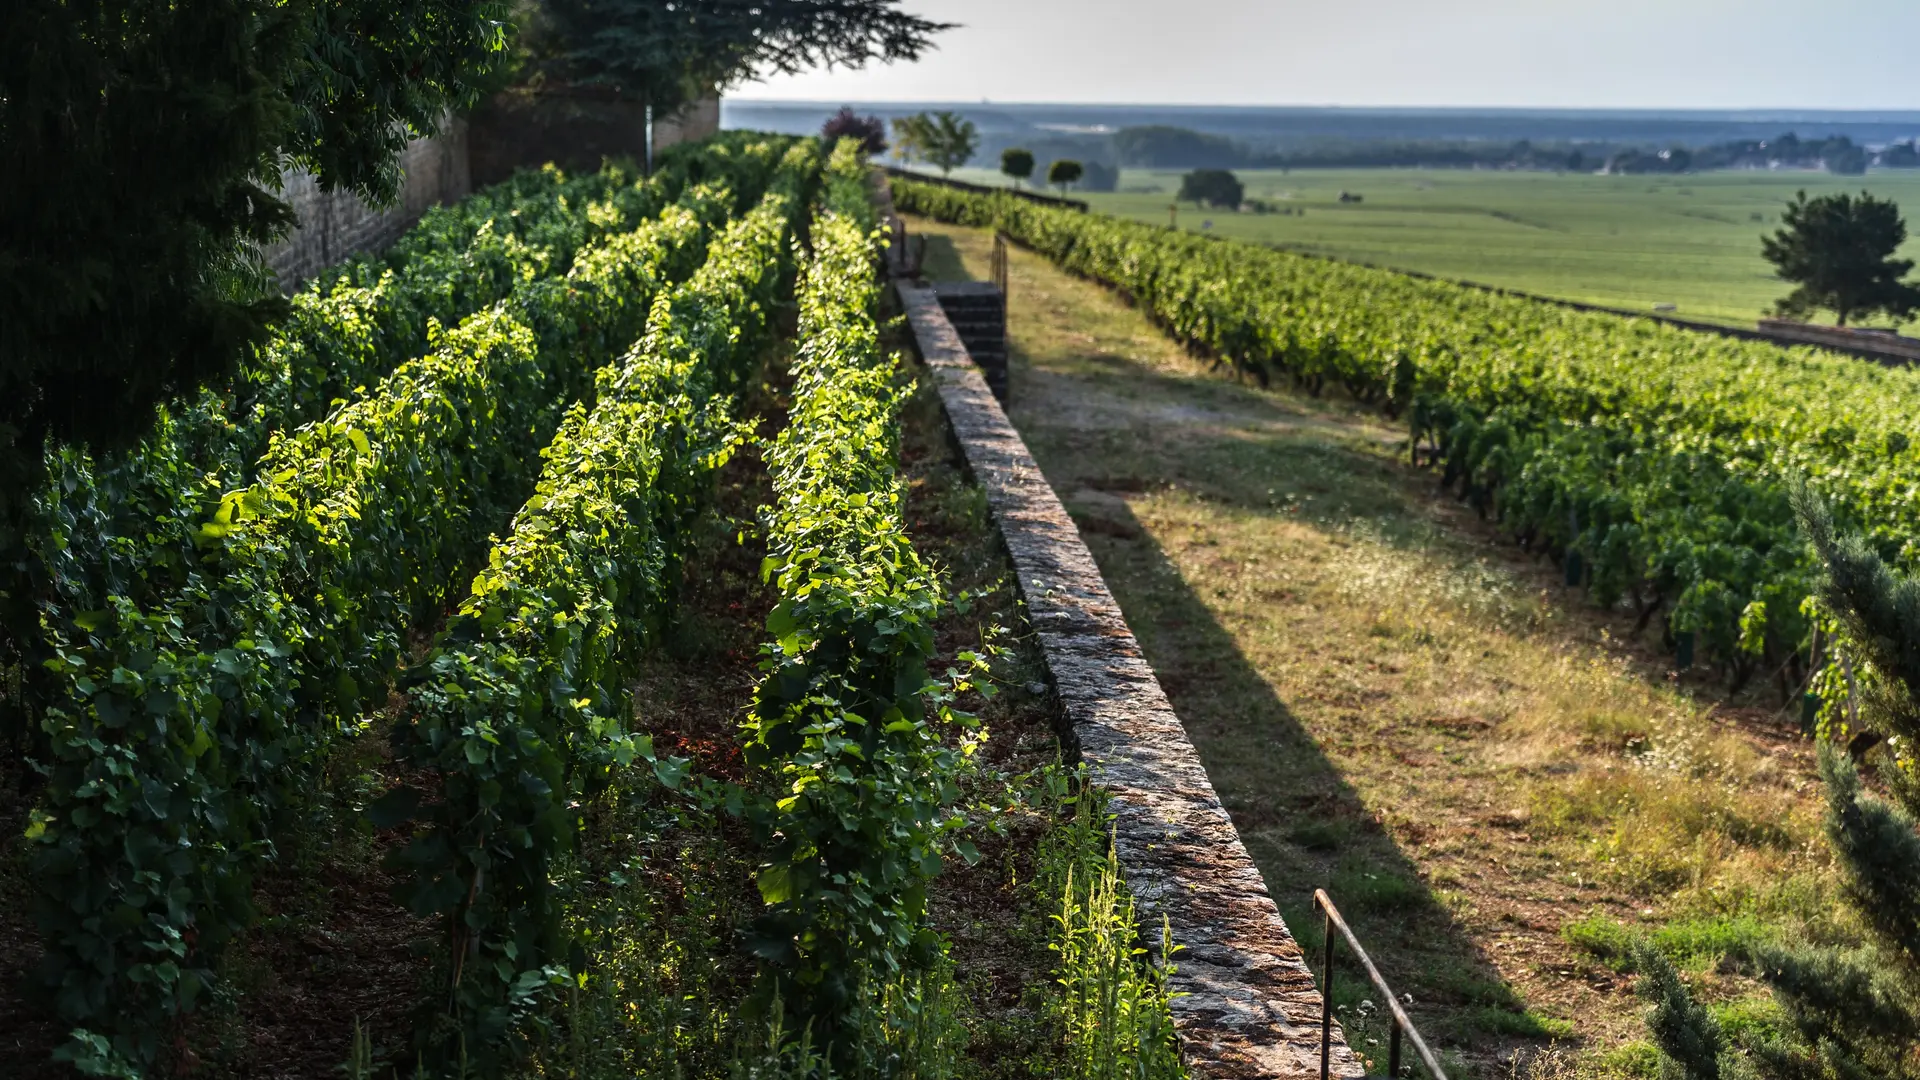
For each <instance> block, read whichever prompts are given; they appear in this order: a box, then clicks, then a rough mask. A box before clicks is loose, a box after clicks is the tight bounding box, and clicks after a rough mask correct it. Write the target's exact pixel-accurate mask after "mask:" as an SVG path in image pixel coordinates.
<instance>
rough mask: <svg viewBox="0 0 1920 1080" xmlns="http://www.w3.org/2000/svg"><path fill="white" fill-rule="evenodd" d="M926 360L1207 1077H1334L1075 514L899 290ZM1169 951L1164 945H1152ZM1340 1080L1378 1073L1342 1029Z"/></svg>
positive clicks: (1295, 959)
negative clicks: (1166, 960)
mask: <svg viewBox="0 0 1920 1080" xmlns="http://www.w3.org/2000/svg"><path fill="white" fill-rule="evenodd" d="M898 292H899V297H900V302H901V305H902V307H904V308H905V310H906V314H907V319H908V322H909V324H910V325H911V327H912V330H913V336H914V340H915V342H916V344H917V346H918V349H919V352H920V356H921V358H922V359H923V361H924V362H925V363H926V366H927V367H928V368H929V369H930V370H931V372H932V374H933V377H934V380H935V382H936V383H937V385H938V388H939V391H940V399H941V401H942V403H943V404H944V406H945V408H946V413H947V419H948V421H949V422H950V424H951V425H952V429H953V433H954V436H955V438H956V439H957V441H958V442H959V444H960V447H961V449H962V451H963V452H964V455H965V458H966V463H967V466H968V468H969V470H970V471H971V473H972V474H973V478H974V480H975V481H976V482H977V483H979V484H980V485H981V486H982V487H983V488H984V489H985V490H986V495H987V501H988V504H989V505H990V506H991V508H992V511H993V515H994V519H995V521H996V523H997V524H998V525H999V528H1000V532H1001V535H1002V536H1003V537H1004V538H1005V541H1006V545H1007V550H1008V552H1009V554H1010V555H1011V556H1012V559H1013V563H1014V566H1015V568H1016V571H1017V573H1018V575H1019V584H1020V590H1021V593H1022V595H1023V598H1024V599H1025V601H1026V604H1027V613H1028V617H1029V618H1030V620H1031V621H1032V623H1033V626H1034V628H1035V633H1036V635H1037V636H1038V638H1039V640H1040V645H1041V648H1042V650H1043V652H1044V654H1045V656H1046V661H1047V666H1048V669H1049V674H1050V676H1051V679H1052V683H1053V690H1054V692H1055V694H1056V695H1057V696H1058V700H1059V703H1060V707H1061V711H1062V715H1063V716H1064V719H1065V724H1066V727H1067V730H1066V731H1064V732H1062V737H1063V739H1064V740H1065V741H1067V742H1068V744H1069V749H1070V750H1071V751H1075V752H1077V754H1078V757H1079V760H1080V761H1082V762H1083V763H1085V765H1086V766H1087V769H1088V771H1089V773H1090V776H1091V779H1092V780H1093V782H1094V783H1096V784H1098V785H1099V786H1100V787H1101V788H1103V789H1105V790H1106V791H1107V792H1108V793H1109V795H1110V797H1111V803H1110V805H1111V808H1112V810H1113V812H1114V814H1115V821H1114V844H1115V847H1116V850H1117V852H1118V855H1119V861H1120V865H1121V868H1122V870H1123V872H1124V873H1125V876H1126V879H1127V884H1128V887H1129V888H1130V889H1131V890H1132V891H1133V894H1134V896H1135V898H1136V899H1137V900H1138V901H1139V904H1140V910H1141V915H1142V920H1143V923H1144V924H1146V925H1147V926H1148V927H1149V928H1152V927H1157V926H1158V925H1159V924H1160V921H1161V919H1162V918H1163V917H1164V918H1165V919H1166V924H1167V926H1168V929H1169V933H1170V936H1171V940H1172V942H1173V944H1174V945H1175V946H1176V947H1177V949H1176V952H1175V954H1174V958H1173V959H1174V965H1175V971H1174V974H1173V976H1172V979H1171V983H1172V985H1171V990H1172V992H1173V994H1174V995H1176V996H1175V997H1174V999H1173V1003H1172V1010H1173V1018H1174V1025H1175V1027H1176V1029H1177V1030H1178V1031H1179V1033H1180V1039H1181V1049H1182V1053H1183V1055H1184V1057H1185V1059H1186V1062H1187V1066H1188V1068H1189V1069H1190V1070H1191V1072H1192V1073H1193V1075H1194V1076H1195V1077H1196V1078H1206V1080H1306V1078H1309V1077H1317V1076H1319V1075H1320V1008H1321V999H1320V993H1319V990H1318V989H1317V988H1316V987H1315V985H1314V980H1313V974H1312V972H1311V971H1309V970H1308V968H1307V963H1306V958H1305V956H1304V955H1303V954H1302V953H1301V950H1300V947H1299V945H1298V943H1296V942H1295V941H1294V938H1293V934H1292V933H1291V932H1290V931H1289V930H1288V929H1287V924H1286V923H1285V921H1283V920H1282V919H1281V917H1280V912H1279V910H1278V909H1277V908H1276V907H1275V906H1274V903H1273V898H1272V896H1271V895H1269V894H1268V892H1267V887H1266V883H1265V881H1264V880H1263V879H1262V878H1261V876H1260V871H1259V869H1258V868H1257V867H1255V865H1254V862H1253V859H1252V857H1251V856H1249V855H1248V854H1247V850H1246V848H1245V847H1244V846H1243V845H1242V844H1241V842H1240V834H1239V833H1238V832H1237V831H1236V830H1235V829H1234V827H1233V821H1232V819H1231V818H1229V817H1228V815H1227V811H1226V808H1225V807H1223V806H1222V805H1221V804H1220V799H1219V796H1217V795H1216V794H1215V793H1214V790H1213V784H1212V782H1211V781H1209V780H1208V779H1207V773H1206V770H1205V768H1203V767H1202V765H1201V763H1200V756H1199V753H1198V752H1197V751H1196V750H1195V749H1194V746H1193V743H1192V742H1191V741H1189V740H1188V738H1187V735H1186V730H1185V729H1184V728H1183V727H1182V726H1181V724H1180V718H1179V717H1178V716H1176V715H1175V714H1174V711H1173V706H1172V705H1171V704H1169V703H1168V701H1167V696H1166V694H1165V693H1164V692H1163V691H1162V690H1161V688H1160V683H1159V680H1157V679H1156V678H1155V677H1154V674H1153V669H1152V668H1151V667H1150V666H1149V665H1148V664H1147V661H1146V658H1145V656H1144V655H1143V654H1142V653H1141V650H1140V645H1139V643H1138V642H1137V641H1135V640H1134V636H1133V632H1132V631H1131V630H1130V629H1128V627H1127V621H1126V619H1125V617H1124V616H1123V615H1122V614H1121V612H1120V606H1119V605H1118V604H1117V603H1116V602H1115V601H1114V599H1113V595H1112V594H1111V593H1110V592H1108V590H1107V585H1106V581H1105V580H1104V579H1103V578H1102V577H1101V576H1100V570H1099V567H1098V566H1096V565H1095V563H1094V561H1093V555H1092V553H1091V552H1089V551H1088V550H1087V546H1086V544H1085V543H1084V542H1082V541H1081V539H1080V534H1079V532H1078V530H1076V529H1075V528H1074V525H1073V521H1072V520H1071V519H1070V518H1069V517H1068V516H1067V512H1066V508H1065V507H1064V506H1062V505H1061V503H1060V499H1059V497H1058V496H1056V495H1055V494H1054V491H1053V489H1052V487H1050V486H1049V485H1048V484H1047V481H1046V477H1044V476H1042V475H1041V473H1040V468H1039V466H1038V465H1036V464H1035V463H1034V460H1033V455H1032V454H1031V453H1029V452H1028V450H1027V446H1026V443H1025V442H1024V441H1022V440H1021V438H1020V434H1019V433H1018V432H1017V431H1015V430H1014V429H1013V425H1012V424H1011V423H1010V422H1009V421H1008V420H1007V416H1006V413H1005V412H1003V411H1002V410H1001V408H1000V404H999V402H998V401H996V400H995V399H994V395H993V392H992V391H991V390H990V389H988V387H987V383H986V380H985V379H984V378H983V377H982V375H981V373H980V369H979V368H978V366H976V365H975V364H974V363H973V361H972V359H971V358H970V357H969V356H968V355H967V351H966V347H965V346H964V345H962V344H961V342H960V337H959V335H958V334H957V333H956V332H955V331H954V328H953V325H952V324H951V323H950V322H949V321H948V320H947V316H946V314H945V312H944V311H942V309H941V306H940V300H939V297H938V296H937V295H936V294H935V293H934V291H933V290H932V289H930V288H925V287H916V286H914V285H913V284H911V283H908V282H905V281H902V282H900V283H899V288H898ZM1147 936H1148V937H1149V938H1150V939H1152V940H1153V941H1154V942H1155V943H1156V944H1157V942H1158V934H1154V933H1150V934H1148V935H1147ZM1330 1057H1331V1061H1330V1073H1331V1075H1333V1076H1339V1077H1359V1076H1361V1075H1363V1073H1364V1070H1363V1069H1362V1067H1361V1065H1360V1062H1359V1061H1358V1060H1357V1059H1356V1058H1355V1057H1354V1055H1353V1053H1352V1051H1351V1050H1349V1049H1348V1047H1347V1045H1346V1041H1345V1038H1344V1036H1343V1035H1341V1034H1340V1033H1339V1032H1337V1031H1336V1032H1335V1034H1334V1039H1333V1046H1332V1053H1331V1055H1330Z"/></svg>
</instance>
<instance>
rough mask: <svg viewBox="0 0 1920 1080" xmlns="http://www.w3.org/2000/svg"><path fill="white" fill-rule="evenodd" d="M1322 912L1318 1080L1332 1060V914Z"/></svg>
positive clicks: (1324, 1075)
mask: <svg viewBox="0 0 1920 1080" xmlns="http://www.w3.org/2000/svg"><path fill="white" fill-rule="evenodd" d="M1315 899H1316V900H1317V899H1318V898H1317V897H1316V898H1315ZM1322 911H1323V912H1324V913H1325V915H1326V920H1325V921H1324V922H1323V923H1322V926H1321V928H1322V929H1323V930H1324V931H1325V932H1326V943H1327V953H1326V972H1327V973H1326V975H1325V977H1323V978H1322V979H1321V980H1320V1080H1327V1077H1328V1075H1329V1074H1328V1069H1329V1068H1330V1067H1331V1066H1332V1058H1333V912H1332V911H1330V910H1327V909H1325V908H1323V909H1322Z"/></svg>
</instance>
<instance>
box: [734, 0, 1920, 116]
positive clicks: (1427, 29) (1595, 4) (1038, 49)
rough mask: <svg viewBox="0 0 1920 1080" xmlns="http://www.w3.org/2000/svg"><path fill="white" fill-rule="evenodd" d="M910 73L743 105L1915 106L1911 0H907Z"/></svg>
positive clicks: (1917, 22)
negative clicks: (937, 29)
mask: <svg viewBox="0 0 1920 1080" xmlns="http://www.w3.org/2000/svg"><path fill="white" fill-rule="evenodd" d="M902 7H903V8H905V9H906V10H908V11H912V12H915V13H917V14H921V15H924V16H927V17H929V18H933V19H937V20H939V21H942V22H956V23H963V24H965V25H964V27H963V28H962V29H958V30H950V31H948V32H947V33H945V34H942V35H940V37H939V39H938V46H939V48H938V51H936V52H934V53H932V54H931V55H929V56H927V57H925V58H923V59H921V60H920V61H919V62H918V63H913V64H893V65H885V66H876V67H873V68H869V69H867V70H864V71H844V70H843V71H832V72H828V71H820V72H810V73H807V74H804V75H799V76H791V77H780V78H774V79H770V80H766V81H762V82H756V83H749V84H747V85H744V86H741V87H739V88H737V89H734V90H733V91H731V93H730V96H733V97H739V98H772V99H788V100H807V101H816V100H817V101H978V100H980V99H982V98H989V99H992V100H995V101H1046V102H1094V103H1111V104H1119V103H1140V104H1212V105H1486V106H1534V107H1542V108H1546V107H1570V108H1577V107H1594V108H1666V109H1674V108H1733V109H1739V108H1773V109H1781V108H1808V109H1810V108H1833V109H1913V108H1920V0H1279V2H1275V0H1268V2H1258V0H1180V2H1178V3H1165V2H1159V3H1156V2H1151V0H904V3H903V4H902Z"/></svg>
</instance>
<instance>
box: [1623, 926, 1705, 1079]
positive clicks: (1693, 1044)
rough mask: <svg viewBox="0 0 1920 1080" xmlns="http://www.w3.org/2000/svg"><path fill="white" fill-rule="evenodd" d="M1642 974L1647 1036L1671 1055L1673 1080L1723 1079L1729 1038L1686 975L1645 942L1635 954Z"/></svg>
mask: <svg viewBox="0 0 1920 1080" xmlns="http://www.w3.org/2000/svg"><path fill="white" fill-rule="evenodd" d="M1633 962H1634V966H1635V967H1636V968H1638V969H1639V971H1640V985H1639V986H1638V987H1636V988H1635V989H1636V990H1637V991H1638V992H1639V994H1640V996H1641V997H1642V998H1643V999H1645V1000H1646V1002H1647V1005H1648V1008H1647V1032H1648V1034H1650V1035H1652V1036H1653V1041H1654V1045H1656V1046H1658V1047H1660V1050H1661V1052H1662V1053H1663V1054H1665V1055H1666V1063H1665V1064H1666V1068H1665V1069H1664V1070H1663V1071H1664V1072H1665V1073H1667V1074H1668V1076H1669V1078H1670V1080H1719V1077H1720V1052H1721V1050H1722V1049H1723V1047H1724V1045H1725V1039H1724V1038H1723V1037H1722V1035H1721V1033H1720V1025H1719V1024H1718V1023H1717V1022H1715V1020H1714V1019H1713V1015H1712V1014H1711V1013H1709V1012H1707V1010H1706V1009H1705V1008H1703V1007H1701V1005H1700V1003H1699V1002H1696V1001H1695V1000H1694V999H1693V995H1692V994H1691V993H1689V992H1688V991H1687V984H1686V983H1683V982H1681V981H1680V973H1679V972H1677V971H1675V970H1674V969H1673V964H1672V963H1671V962H1669V961H1668V960H1667V958H1666V956H1664V955H1662V954H1661V952H1660V950H1659V949H1656V948H1654V947H1653V946H1652V945H1650V944H1648V943H1647V942H1644V941H1643V942H1640V943H1639V944H1638V945H1636V946H1635V947H1634V951H1633Z"/></svg>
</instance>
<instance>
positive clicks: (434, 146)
mask: <svg viewBox="0 0 1920 1080" xmlns="http://www.w3.org/2000/svg"><path fill="white" fill-rule="evenodd" d="M400 168H401V170H402V172H403V173H404V177H405V178H404V179H403V180H402V181H401V183H400V198H399V200H398V201H396V202H395V203H394V205H392V206H390V207H386V208H384V209H380V208H376V207H371V206H368V205H367V204H366V203H364V202H362V201H361V200H360V197H359V196H357V195H354V194H353V193H352V192H348V191H332V192H328V191H322V190H320V182H319V181H318V180H316V179H315V178H314V177H313V174H311V173H308V172H306V171H305V170H296V171H293V172H289V173H287V174H286V176H285V177H283V178H282V179H283V183H284V187H283V190H282V195H283V197H284V198H285V199H286V200H287V201H288V202H289V203H291V204H293V211H294V213H295V214H296V215H298V217H299V221H300V224H299V225H298V226H297V227H296V228H295V229H294V230H293V232H292V233H291V234H290V235H288V237H287V238H286V239H285V240H282V241H281V242H280V243H278V244H275V245H273V246H272V247H270V248H268V249H267V250H266V252H265V254H266V259H267V265H268V266H270V267H272V268H273V272H274V274H275V276H277V277H278V278H279V279H280V285H281V287H282V288H285V289H289V290H291V289H293V288H294V287H295V286H297V285H299V284H300V283H301V282H302V281H305V280H306V279H308V278H310V277H312V276H314V275H315V274H317V273H319V272H320V271H322V270H324V269H326V268H327V267H329V266H332V265H333V264H334V263H337V262H339V261H340V260H342V259H345V258H346V257H347V256H349V255H354V254H358V253H360V252H363V251H377V250H379V249H380V248H383V247H386V246H387V245H388V244H391V243H393V242H394V241H395V240H397V239H399V238H400V234H401V233H404V232H406V231H407V230H408V229H410V228H412V227H413V223H414V222H416V221H419V220H420V215H422V214H424V213H426V212H427V210H428V209H429V208H431V207H434V206H437V205H439V204H441V203H450V202H458V201H459V200H461V199H464V198H466V197H467V194H468V193H469V192H470V191H472V190H473V182H472V177H471V174H470V173H469V171H468V165H467V122H466V120H464V119H461V118H458V117H456V118H454V119H453V120H451V121H449V122H448V124H447V127H446V130H445V131H443V132H441V133H440V134H439V135H437V136H435V137H433V138H426V139H415V140H413V141H412V142H410V143H408V144H407V149H406V150H405V151H404V152H403V153H402V154H401V156H400Z"/></svg>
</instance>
